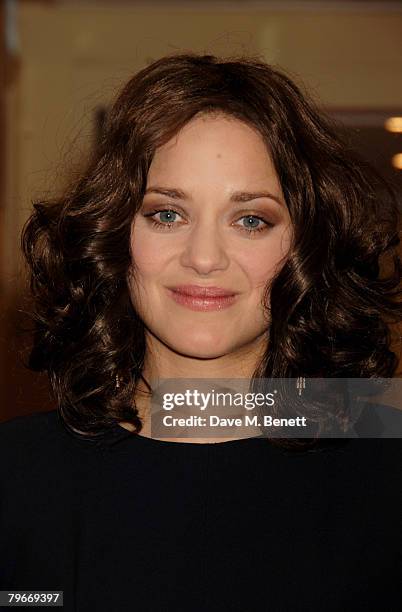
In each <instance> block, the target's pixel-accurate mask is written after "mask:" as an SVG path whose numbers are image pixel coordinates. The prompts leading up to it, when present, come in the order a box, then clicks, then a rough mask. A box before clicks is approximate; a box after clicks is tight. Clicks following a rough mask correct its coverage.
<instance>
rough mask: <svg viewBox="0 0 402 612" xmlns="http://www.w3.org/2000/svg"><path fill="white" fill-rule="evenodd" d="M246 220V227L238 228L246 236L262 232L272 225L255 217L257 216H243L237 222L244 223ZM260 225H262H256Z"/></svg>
mask: <svg viewBox="0 0 402 612" xmlns="http://www.w3.org/2000/svg"><path fill="white" fill-rule="evenodd" d="M244 220H246V225H243V226H242V227H241V226H238V228H239V229H240V230H241V231H245V232H247V233H248V234H255V233H256V232H264V231H265V230H267V229H268V228H269V227H272V225H273V224H272V223H269V222H268V221H265V219H262V218H261V217H257V215H245V216H244V217H241V218H240V219H239V221H241V222H244ZM259 223H261V224H262V225H258V224H259Z"/></svg>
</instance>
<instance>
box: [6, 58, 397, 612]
mask: <svg viewBox="0 0 402 612" xmlns="http://www.w3.org/2000/svg"><path fill="white" fill-rule="evenodd" d="M379 181H380V179H379V178H378V177H375V176H374V175H371V174H369V172H368V169H366V168H364V167H363V164H362V163H361V162H358V161H357V160H355V159H354V158H353V157H352V156H351V155H350V153H349V152H348V151H347V148H346V146H345V144H344V143H342V142H340V141H339V139H338V138H337V137H336V136H335V133H334V131H333V128H332V127H331V125H330V123H329V120H328V119H326V118H324V117H323V116H322V115H320V114H319V113H318V111H317V109H316V108H315V107H314V105H313V103H312V102H311V101H309V100H308V98H307V97H306V95H304V94H302V93H301V91H300V89H299V88H298V87H297V86H296V85H295V84H294V83H292V82H291V81H290V80H289V78H287V77H286V75H285V74H283V73H282V72H280V71H279V70H276V69H274V68H273V67H271V66H269V65H267V64H265V63H264V62H262V61H260V60H258V59H253V58H233V60H224V59H219V58H216V57H214V56H210V55H207V56H199V55H196V54H182V55H173V56H168V57H165V58H162V59H160V60H158V61H156V62H154V63H153V64H151V65H150V66H148V67H147V68H145V69H144V70H142V71H140V72H139V73H138V74H136V75H135V76H134V77H133V78H132V79H131V80H130V81H129V82H128V83H127V85H126V86H125V87H124V89H123V90H122V92H121V93H120V95H119V96H118V98H117V100H116V102H115V103H114V105H113V107H112V109H111V111H110V113H109V115H108V118H107V122H106V126H105V130H104V135H103V139H102V143H101V145H100V147H99V149H98V150H97V151H96V152H95V154H94V157H93V159H92V160H91V162H90V164H89V165H88V167H87V168H86V170H85V171H84V173H83V175H82V176H81V177H80V178H79V179H77V180H76V181H75V182H74V183H73V184H72V186H71V188H70V190H69V191H68V192H67V193H66V194H65V195H64V197H63V198H60V199H57V200H54V201H50V202H46V203H38V204H36V205H35V212H34V213H33V215H32V216H31V218H30V220H29V221H28V223H27V225H26V228H25V230H24V234H23V249H24V253H25V256H26V258H27V262H28V264H29V268H30V274H31V289H32V292H33V295H34V297H35V304H36V309H35V312H34V313H33V316H34V319H35V324H36V326H35V336H34V344H33V348H32V352H31V355H30V361H29V365H30V367H31V368H33V369H34V370H38V371H40V370H45V371H47V372H48V374H49V377H50V380H51V383H52V387H53V390H54V392H55V395H56V399H57V409H55V410H53V411H50V412H48V413H45V414H34V415H31V416H29V417H23V418H16V419H13V420H12V421H9V422H8V423H4V424H2V425H1V427H0V438H1V450H0V470H1V479H0V483H1V502H2V504H1V514H0V517H1V518H0V527H1V535H0V552H1V555H0V558H1V562H0V563H1V565H0V587H1V588H2V589H7V590H8V591H10V590H12V589H15V590H23V589H25V590H26V591H28V590H31V591H38V590H40V589H43V590H47V591H51V590H53V589H54V590H62V591H63V592H64V600H63V603H64V608H65V609H66V610H69V611H70V610H74V611H75V610H80V611H81V610H91V611H92V610H96V611H97V612H98V611H103V610H105V611H106V610H107V611H111V610H119V611H120V610H128V609H130V610H133V609H134V610H152V611H154V610H155V611H159V610H181V609H183V610H205V611H206V610H208V611H209V610H220V611H222V610H238V611H242V612H244V611H247V612H248V611H251V610H261V609H272V610H292V611H293V610H306V611H307V610H308V611H311V610H320V611H321V610H353V611H354V612H356V611H357V610H378V609H387V610H397V609H398V610H399V606H400V601H401V596H402V587H401V584H400V579H399V578H400V572H401V569H402V567H401V553H400V550H401V524H400V516H401V515H402V512H401V510H402V492H401V486H400V482H401V467H400V466H401V462H400V459H401V457H402V451H401V444H400V441H399V440H398V439H393V440H384V439H379V438H378V439H377V438H375V439H371V440H365V439H354V440H352V439H342V440H332V441H331V440H329V441H328V440H323V439H321V440H318V439H317V438H315V439H309V440H307V439H306V440H303V441H302V443H301V444H300V440H299V441H297V440H296V439H289V440H287V441H286V440H282V439H274V438H272V439H269V437H268V439H267V437H266V436H262V437H255V433H254V432H253V433H250V434H247V432H246V433H244V431H242V432H239V431H237V429H231V430H230V431H228V430H225V431H224V435H223V434H222V433H220V434H219V435H218V434H216V436H215V437H213V436H211V435H208V436H205V437H202V436H201V437H196V438H194V437H191V436H190V438H186V437H185V435H186V432H187V433H188V431H187V430H186V429H185V430H183V428H182V427H181V426H180V425H179V426H178V429H176V430H175V431H174V434H169V435H168V434H166V435H164V436H163V435H160V436H158V437H156V436H153V435H152V427H151V426H152V418H151V417H152V416H153V415H152V410H151V399H152V388H153V387H152V384H151V381H156V382H157V384H158V383H160V381H162V382H163V381H165V380H166V379H189V380H193V379H209V378H216V379H219V380H221V379H230V380H235V379H241V380H247V379H257V378H264V379H272V378H282V379H289V378H292V377H299V376H301V377H312V378H314V377H328V378H377V377H386V378H389V377H392V376H393V374H394V373H395V370H396V366H397V358H396V355H395V354H394V353H393V352H392V350H391V348H390V328H389V324H390V322H392V321H400V319H401V305H400V303H399V304H398V303H397V301H396V297H397V296H398V295H399V282H400V262H399V259H398V257H397V255H396V254H394V253H395V248H396V246H397V244H398V235H397V206H396V203H395V201H394V200H393V198H392V194H391V193H388V192H386V191H385V192H384V194H383V197H382V198H381V200H380V199H379V197H378V186H379ZM389 253H390V254H391V255H392V254H394V259H393V266H391V268H389V267H388V269H387V273H386V274H385V273H382V274H381V275H380V268H379V263H380V257H382V256H384V255H385V256H386V255H387V254H389ZM212 442H214V443H212Z"/></svg>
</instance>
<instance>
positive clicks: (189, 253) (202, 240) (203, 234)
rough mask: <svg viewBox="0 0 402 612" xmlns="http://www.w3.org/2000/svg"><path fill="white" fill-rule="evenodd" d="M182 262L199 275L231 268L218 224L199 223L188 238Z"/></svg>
mask: <svg viewBox="0 0 402 612" xmlns="http://www.w3.org/2000/svg"><path fill="white" fill-rule="evenodd" d="M180 262H181V264H182V265H183V266H184V267H185V268H193V270H194V271H195V272H197V274H210V273H211V272H214V271H215V270H225V269H226V268H227V267H228V266H229V263H230V260H229V256H228V254H227V252H226V248H225V243H224V240H223V237H222V234H221V232H220V230H219V228H218V227H217V225H216V223H211V222H199V223H198V224H197V225H196V226H194V228H193V229H192V231H191V232H189V233H188V235H187V236H186V242H185V244H184V246H183V251H182V253H181V257H180Z"/></svg>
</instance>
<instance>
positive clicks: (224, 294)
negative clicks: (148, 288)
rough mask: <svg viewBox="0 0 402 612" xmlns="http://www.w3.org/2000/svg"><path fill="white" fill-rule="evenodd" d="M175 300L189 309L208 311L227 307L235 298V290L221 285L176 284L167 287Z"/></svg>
mask: <svg viewBox="0 0 402 612" xmlns="http://www.w3.org/2000/svg"><path fill="white" fill-rule="evenodd" d="M168 291H169V295H170V297H172V298H173V299H174V301H175V302H177V303H178V304H181V305H182V306H186V307H187V308H190V309H191V310H199V311H209V310H222V309H223V308H228V307H229V306H231V305H232V304H233V303H234V302H235V300H236V294H237V292H235V291H232V290H229V289H223V288H222V287H206V286H200V285H178V286H177V287H169V288H168Z"/></svg>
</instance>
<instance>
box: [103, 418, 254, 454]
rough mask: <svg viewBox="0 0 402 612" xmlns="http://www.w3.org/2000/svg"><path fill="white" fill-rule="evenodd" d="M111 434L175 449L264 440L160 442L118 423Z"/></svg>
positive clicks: (230, 444)
mask: <svg viewBox="0 0 402 612" xmlns="http://www.w3.org/2000/svg"><path fill="white" fill-rule="evenodd" d="M112 432H113V434H114V435H115V436H116V435H117V436H118V438H130V437H131V438H135V439H136V440H139V441H140V443H143V444H145V445H152V446H156V445H162V446H172V447H173V446H175V447H183V446H188V447H191V448H194V447H197V448H199V447H203V446H205V447H208V448H210V447H211V446H213V447H220V446H234V445H236V443H242V442H246V441H250V440H261V439H264V436H251V437H249V438H237V439H235V440H225V441H224V442H173V441H172V440H160V439H159V438H151V437H149V436H143V435H141V434H140V433H137V434H136V433H132V432H130V431H129V430H128V429H126V428H125V427H122V426H121V425H119V423H115V425H114V426H113V427H112Z"/></svg>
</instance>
